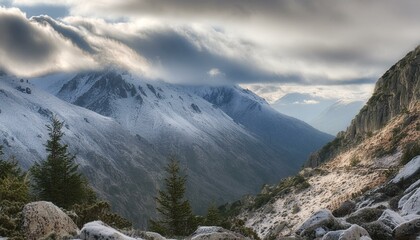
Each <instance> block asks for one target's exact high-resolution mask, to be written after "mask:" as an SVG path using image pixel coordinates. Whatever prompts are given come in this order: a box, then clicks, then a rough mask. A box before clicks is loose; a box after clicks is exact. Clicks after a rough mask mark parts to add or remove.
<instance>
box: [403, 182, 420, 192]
mask: <svg viewBox="0 0 420 240" xmlns="http://www.w3.org/2000/svg"><path fill="white" fill-rule="evenodd" d="M419 187H420V179H419V180H417V181H416V182H414V183H413V184H411V185H410V186H409V187H408V188H407V189H405V191H404V194H407V193H409V192H411V191H413V190H415V189H416V188H419Z"/></svg>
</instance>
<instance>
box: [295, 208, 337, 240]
mask: <svg viewBox="0 0 420 240" xmlns="http://www.w3.org/2000/svg"><path fill="white" fill-rule="evenodd" d="M318 228H323V229H324V230H327V231H331V230H337V229H340V228H341V224H340V222H339V221H338V220H337V219H336V218H335V217H334V216H333V215H332V214H331V212H330V211H329V210H327V209H322V210H320V211H318V212H316V213H315V214H314V215H312V216H311V217H310V218H308V219H307V220H306V221H305V222H304V223H303V224H302V225H301V226H300V227H299V228H298V230H296V234H298V235H300V236H303V237H309V238H315V237H316V234H317V232H316V229H318ZM318 233H319V232H318ZM318 237H320V236H318Z"/></svg>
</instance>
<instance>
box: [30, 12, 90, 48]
mask: <svg viewBox="0 0 420 240" xmlns="http://www.w3.org/2000/svg"><path fill="white" fill-rule="evenodd" d="M31 20H33V21H36V22H38V23H41V24H44V25H49V26H51V27H52V28H53V29H54V30H55V31H56V32H58V33H59V34H61V35H62V36H63V37H65V38H67V39H70V40H71V41H72V43H73V44H75V45H77V46H78V47H79V48H80V49H82V50H83V51H86V52H88V53H92V54H93V53H95V50H94V49H93V48H92V47H91V46H90V45H89V43H88V42H87V41H86V39H85V37H84V36H82V34H81V33H80V32H79V31H77V29H74V28H72V27H71V26H66V25H64V24H62V23H59V22H57V21H56V20H54V19H52V18H51V17H49V16H45V15H41V16H35V17H32V18H31Z"/></svg>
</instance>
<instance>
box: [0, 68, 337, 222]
mask: <svg viewBox="0 0 420 240" xmlns="http://www.w3.org/2000/svg"><path fill="white" fill-rule="evenodd" d="M18 87H21V88H22V89H25V88H26V87H29V88H30V89H31V94H27V93H23V92H21V91H19V90H17V88H18ZM40 88H42V89H43V90H41V89H40ZM0 89H3V90H2V91H4V92H5V93H6V94H4V95H2V106H1V107H0V108H1V109H2V112H3V113H2V114H0V126H1V128H0V132H1V135H0V136H2V138H3V142H4V143H5V144H4V145H5V152H6V154H7V155H8V156H10V155H16V157H17V159H19V160H20V161H21V163H22V165H23V166H24V167H25V169H27V168H28V167H30V165H31V164H33V162H34V161H39V160H41V159H42V158H43V157H44V156H45V150H44V147H43V145H42V144H43V143H44V142H45V141H46V139H45V137H46V134H45V131H46V129H44V128H45V124H47V123H48V119H49V117H50V116H51V115H52V114H57V115H58V117H59V118H61V119H62V120H63V121H65V122H66V131H65V132H66V137H65V141H66V143H68V144H69V145H70V150H71V152H73V153H75V154H76V155H77V161H78V163H80V164H81V169H82V171H83V172H84V173H85V175H86V176H87V177H88V178H89V181H90V183H91V184H92V185H93V187H94V188H95V190H97V191H98V192H99V194H100V195H101V196H102V197H104V198H105V199H107V200H109V201H110V202H111V203H112V205H113V206H116V207H115V210H117V211H118V212H120V213H121V214H123V215H124V216H126V217H128V218H129V219H131V220H133V221H134V223H135V224H136V225H142V226H144V225H146V224H147V220H148V219H149V218H150V217H153V216H154V214H155V212H154V209H155V201H154V196H155V195H156V190H157V189H159V188H160V183H159V182H160V180H161V179H162V176H161V174H162V171H161V170H162V169H163V167H164V166H165V164H166V162H167V157H168V156H170V155H172V154H173V155H175V156H177V157H178V158H179V160H180V161H181V165H182V167H183V168H184V169H186V173H187V174H188V182H187V185H188V186H187V188H188V192H187V195H188V197H189V199H190V200H191V202H192V205H193V208H194V210H195V212H197V213H203V212H204V211H205V210H206V208H207V206H208V205H209V204H210V203H211V202H216V203H218V204H221V203H224V202H228V201H231V200H233V199H236V198H238V197H240V196H242V195H244V194H249V193H253V192H257V191H258V190H259V189H260V187H261V186H262V185H263V184H264V183H267V182H268V183H270V182H271V183H273V182H276V181H278V180H279V179H280V178H282V177H285V176H288V175H290V174H293V173H294V172H296V171H297V169H298V168H299V167H300V166H301V164H302V163H303V161H304V160H305V159H306V157H307V155H309V153H310V152H313V151H314V150H316V149H317V148H318V147H320V146H321V145H322V144H323V143H325V142H326V141H328V140H329V139H330V138H331V137H330V136H328V135H325V134H323V133H320V132H318V131H316V130H315V129H313V128H310V127H308V126H307V125H306V124H304V125H303V126H306V127H304V128H299V126H301V123H300V121H298V120H294V119H291V118H289V117H281V115H280V114H279V113H277V112H275V111H274V110H271V111H270V109H269V108H264V107H261V109H262V110H264V109H265V110H264V111H262V112H254V111H249V112H248V115H247V114H245V115H243V116H248V117H249V116H252V115H256V116H258V117H259V118H260V119H271V118H269V117H268V116H270V114H273V113H275V116H277V118H281V119H283V122H279V123H278V124H280V125H281V124H283V123H285V125H284V129H286V130H287V131H288V132H289V133H290V131H292V134H293V133H296V135H301V134H303V133H302V132H307V134H309V135H308V136H313V137H309V138H308V139H309V140H306V142H307V143H309V144H306V143H305V144H306V145H305V144H303V146H304V147H302V148H301V149H302V151H300V154H299V155H298V154H295V153H293V152H292V151H288V148H290V149H293V147H296V146H293V145H297V144H298V143H297V142H293V141H291V142H289V143H288V145H287V146H284V147H282V148H276V145H275V144H273V143H277V142H287V141H286V140H287V139H286V140H282V141H280V139H279V138H273V139H271V141H267V138H264V135H263V134H259V132H258V131H256V130H255V129H254V130H253V129H252V128H250V126H252V123H257V122H255V121H252V122H250V123H247V124H245V123H244V122H240V121H237V120H238V119H236V120H235V119H233V117H232V116H234V115H233V114H231V113H230V112H229V111H227V109H228V108H221V107H217V106H215V104H213V103H211V102H209V101H208V100H206V99H205V98H203V97H202V96H200V95H198V94H196V93H195V92H194V91H193V90H192V89H191V87H187V86H181V85H173V84H168V83H165V82H160V81H151V80H145V79H139V78H138V77H135V76H133V75H131V74H129V73H127V72H124V71H122V72H118V71H114V70H109V71H105V72H85V73H78V74H56V75H52V76H46V77H43V78H37V79H30V80H29V83H27V82H26V81H24V82H20V81H19V79H17V78H15V77H9V76H4V77H2V78H1V81H0ZM225 89H231V90H232V91H233V92H234V93H235V94H234V95H235V96H240V97H241V98H243V102H246V103H249V104H250V105H249V106H251V105H255V106H256V107H255V109H260V107H258V106H265V105H264V104H265V103H264V101H263V100H261V99H259V98H258V97H256V96H252V94H249V93H248V94H246V91H244V90H241V89H239V88H236V87H225ZM238 92H243V94H244V95H241V94H239V95H236V93H238ZM54 95H56V96H57V97H58V98H57V97H56V96H54ZM248 95H249V98H246V97H247V96H248ZM257 101H258V102H257ZM240 102H242V100H241V101H239V103H240ZM3 103H4V106H3ZM226 104H227V105H226V106H233V104H232V105H231V103H230V102H226ZM75 105H78V106H75ZM247 106H248V105H247ZM13 108H15V109H17V110H16V111H14V110H13ZM247 108H248V107H246V108H244V109H243V111H245V110H246V109H247ZM238 109H240V108H238ZM251 110H252V109H251ZM277 118H274V121H277V120H278V119H277ZM276 119H277V120H276ZM270 121H272V120H270ZM19 122H21V123H22V127H20V126H17V125H16V123H19ZM79 122H80V123H79ZM296 122H297V123H296ZM286 123H287V124H286ZM295 125H296V126H298V127H295V128H292V129H290V126H295ZM25 126H31V127H29V128H26V127H25ZM277 128H280V126H278V127H277ZM38 135H40V137H39V136H38ZM287 137H288V136H287ZM7 143H8V144H7ZM277 146H279V145H277ZM121 186H124V187H123V188H121ZM130 199H136V201H131V202H130Z"/></svg>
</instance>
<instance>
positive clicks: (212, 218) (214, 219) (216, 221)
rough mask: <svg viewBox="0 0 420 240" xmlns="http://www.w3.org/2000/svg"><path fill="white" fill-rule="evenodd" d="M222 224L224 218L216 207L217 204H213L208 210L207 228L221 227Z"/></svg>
mask: <svg viewBox="0 0 420 240" xmlns="http://www.w3.org/2000/svg"><path fill="white" fill-rule="evenodd" d="M221 224H222V218H221V216H220V211H219V209H218V208H217V207H216V204H214V203H212V204H211V205H210V207H209V208H208V209H207V215H206V225H207V226H220V225H221Z"/></svg>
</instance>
